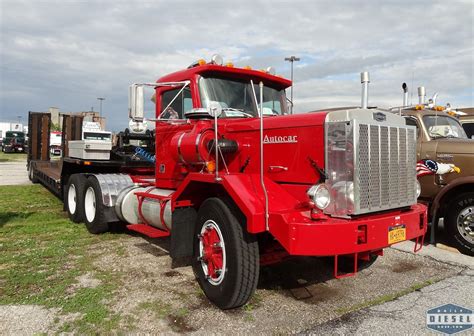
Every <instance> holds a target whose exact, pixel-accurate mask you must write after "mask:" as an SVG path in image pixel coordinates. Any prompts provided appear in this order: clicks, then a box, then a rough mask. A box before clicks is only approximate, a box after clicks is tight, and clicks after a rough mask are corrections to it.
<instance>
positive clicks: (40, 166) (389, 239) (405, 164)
mask: <svg viewBox="0 0 474 336" xmlns="http://www.w3.org/2000/svg"><path fill="white" fill-rule="evenodd" d="M362 83H363V95H362V107H361V108H350V109H346V108H342V109H331V110H327V111H318V112H314V113H305V114H295V115H292V114H289V112H288V101H287V98H286V95H285V89H287V88H288V87H290V86H291V82H290V81H289V80H287V79H284V78H281V77H279V76H275V75H274V74H273V73H272V71H271V69H269V71H262V70H260V71H257V70H252V69H250V68H248V67H247V68H236V67H234V66H233V65H232V64H226V65H223V64H222V58H221V57H219V56H218V55H215V56H213V58H212V60H211V61H210V62H206V61H203V60H200V61H198V62H196V63H194V64H192V65H190V66H189V67H188V68H187V69H185V70H182V71H178V72H175V73H172V74H169V75H167V76H164V77H162V78H161V79H159V80H158V81H157V82H155V83H139V84H133V85H131V86H130V94H129V117H130V119H131V123H130V125H131V129H132V132H130V131H128V130H127V131H126V132H124V133H122V134H121V135H119V141H118V144H117V145H116V146H114V147H113V149H112V151H111V155H110V159H109V160H83V159H78V158H71V157H70V156H68V152H67V148H64V149H63V151H62V152H63V157H62V159H60V161H59V162H57V163H52V162H51V161H48V160H40V159H38V158H36V159H34V158H31V160H30V162H29V169H30V176H31V178H32V179H33V180H35V181H36V180H40V181H41V182H42V183H44V184H46V185H48V186H49V187H50V189H51V190H54V191H55V192H56V194H57V195H58V196H59V197H61V198H62V199H63V201H64V206H65V210H66V211H67V212H68V214H69V217H70V218H71V219H72V220H73V221H75V222H84V223H85V224H86V226H87V229H88V230H89V231H90V232H91V233H94V234H97V233H102V232H105V231H107V230H109V229H110V228H111V227H112V226H113V225H116V223H117V222H124V223H127V224H128V225H127V227H128V229H130V230H133V231H136V232H139V233H141V234H143V235H145V236H148V237H153V238H158V237H168V236H169V237H170V241H171V244H170V255H171V257H172V258H190V260H192V267H193V270H194V273H195V275H196V278H197V281H198V283H199V285H200V286H201V288H202V289H203V291H204V293H205V294H206V296H207V297H208V298H209V300H210V301H212V302H213V303H214V304H215V305H217V306H218V307H220V308H221V309H230V308H235V307H238V306H241V305H243V304H245V303H246V302H247V301H248V299H249V298H250V297H251V295H252V294H253V292H254V291H255V288H256V286H257V282H258V277H259V267H260V265H266V264H270V263H273V262H278V261H280V260H282V259H283V258H285V257H288V256H331V257H333V258H334V275H335V277H342V276H347V275H353V274H355V273H356V272H357V270H358V269H360V268H361V267H366V266H368V265H370V264H371V263H372V262H373V261H374V260H375V258H376V257H377V256H379V255H382V254H383V249H384V248H385V247H388V246H390V245H392V244H395V243H398V242H400V241H404V240H408V239H415V240H416V243H417V244H416V247H415V250H418V249H420V248H421V246H422V243H423V238H424V235H425V233H426V229H427V216H426V207H425V206H424V205H421V204H417V197H418V195H419V184H418V182H417V180H416V152H415V150H416V148H415V143H416V133H415V128H414V127H412V126H406V125H405V121H404V119H403V118H402V117H400V116H397V115H395V114H392V113H385V112H383V111H380V110H377V109H371V108H368V107H367V101H368V94H367V93H368V87H367V85H368V74H367V73H363V75H362ZM145 87H151V88H152V89H153V90H154V94H153V100H154V102H155V106H156V115H155V119H152V120H148V122H150V121H151V122H154V123H155V126H156V127H155V130H154V131H153V132H146V133H145V132H144V126H143V125H144V112H143V105H144V101H143V96H144V88H145ZM68 123H69V124H68ZM66 124H67V125H71V124H73V123H71V122H69V121H68V122H67V123H66ZM66 127H68V126H66ZM134 130H135V131H138V132H135V133H134V132H133V131H134ZM69 131H70V130H69ZM73 133H74V132H73ZM76 133H77V132H76ZM68 134H71V132H68V130H67V129H63V136H66V137H67V136H68ZM134 138H136V139H139V140H142V143H144V142H145V143H146V145H145V146H138V145H137V146H133V145H127V143H130V141H129V140H130V139H134ZM63 146H66V147H67V141H63ZM33 150H35V147H34V146H33ZM54 165H57V167H53V166H54ZM53 171H54V172H55V173H54V174H52V172H53ZM48 172H49V173H48ZM53 175H54V176H53ZM342 263H344V264H345V265H346V266H347V265H349V266H350V271H348V272H346V273H341V272H340V270H341V269H342V265H341V264H342Z"/></svg>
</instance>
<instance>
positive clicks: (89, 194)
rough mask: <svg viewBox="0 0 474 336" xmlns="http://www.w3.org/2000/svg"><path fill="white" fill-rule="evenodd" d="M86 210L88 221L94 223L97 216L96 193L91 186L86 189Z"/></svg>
mask: <svg viewBox="0 0 474 336" xmlns="http://www.w3.org/2000/svg"><path fill="white" fill-rule="evenodd" d="M84 210H85V213H86V218H87V221H88V222H89V223H92V222H93V221H94V218H95V193H94V189H92V187H89V188H87V190H86V196H85V197H84Z"/></svg>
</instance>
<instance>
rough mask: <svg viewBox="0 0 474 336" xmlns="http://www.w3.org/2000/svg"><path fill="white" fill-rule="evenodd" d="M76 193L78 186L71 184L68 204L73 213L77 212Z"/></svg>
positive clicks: (68, 192)
mask: <svg viewBox="0 0 474 336" xmlns="http://www.w3.org/2000/svg"><path fill="white" fill-rule="evenodd" d="M76 195H77V193H76V186H75V185H74V184H71V185H70V186H69V190H68V191H67V206H68V208H69V212H70V213H71V214H75V213H76V206H77V202H76Z"/></svg>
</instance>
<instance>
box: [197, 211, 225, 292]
mask: <svg viewBox="0 0 474 336" xmlns="http://www.w3.org/2000/svg"><path fill="white" fill-rule="evenodd" d="M199 260H200V261H201V266H202V270H203V271H204V275H205V276H206V279H207V281H209V283H211V284H212V285H219V284H220V283H221V282H222V280H224V275H225V271H226V253H225V245H224V239H223V237H222V232H221V230H220V229H219V226H218V225H217V224H216V222H214V221H213V220H208V221H206V223H204V225H203V226H202V229H201V233H200V234H199Z"/></svg>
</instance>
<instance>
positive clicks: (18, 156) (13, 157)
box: [0, 151, 27, 162]
mask: <svg viewBox="0 0 474 336" xmlns="http://www.w3.org/2000/svg"><path fill="white" fill-rule="evenodd" d="M26 156H27V154H26V153H4V152H1V151H0V162H12V161H26Z"/></svg>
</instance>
